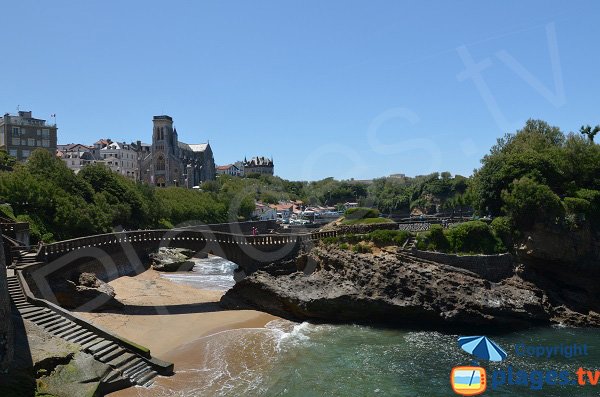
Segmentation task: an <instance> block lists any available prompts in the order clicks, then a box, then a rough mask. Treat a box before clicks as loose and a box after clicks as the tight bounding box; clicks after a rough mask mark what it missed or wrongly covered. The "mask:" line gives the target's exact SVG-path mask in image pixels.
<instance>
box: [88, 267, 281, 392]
mask: <svg viewBox="0 0 600 397" xmlns="http://www.w3.org/2000/svg"><path fill="white" fill-rule="evenodd" d="M110 285H111V286H112V287H113V288H114V289H115V292H116V298H117V299H118V300H119V301H120V302H121V303H123V304H124V305H125V306H124V308H123V310H119V313H87V312H80V313H77V314H78V315H79V316H81V317H83V318H85V319H87V320H89V321H91V322H93V323H94V324H96V325H98V326H100V327H102V328H105V329H107V330H110V331H112V332H115V333H117V334H119V335H121V336H123V337H125V338H127V339H129V340H131V341H133V342H135V343H138V344H141V345H143V346H146V347H147V348H149V349H150V351H151V352H152V355H153V356H154V357H157V358H160V359H164V360H168V361H171V362H174V363H175V371H177V370H178V369H182V368H186V367H189V364H190V363H189V358H190V354H191V351H193V350H195V351H197V350H198V348H199V347H200V346H199V345H204V344H206V340H207V339H210V337H209V338H207V337H208V336H209V335H213V334H217V335H216V338H219V335H222V334H224V333H226V332H223V331H228V330H235V329H240V328H251V329H260V328H263V327H264V326H265V324H267V323H268V322H270V321H272V320H275V319H277V317H274V316H272V315H269V314H266V313H263V312H259V311H254V310H226V311H225V310H222V309H221V308H220V306H219V304H218V302H219V299H220V298H221V296H222V295H223V292H222V291H212V290H201V289H197V288H194V287H191V286H188V285H183V284H179V283H175V282H172V281H170V280H168V279H166V278H163V277H161V276H160V273H158V272H156V271H154V270H152V269H150V270H147V271H145V272H144V273H142V274H139V275H137V276H135V277H121V278H119V279H116V280H113V281H112V282H110ZM179 376H181V375H180V374H176V375H174V376H173V377H171V378H169V383H173V382H175V383H176V382H177V380H178V377H179ZM135 390H136V389H131V390H129V391H127V390H125V391H122V392H118V393H114V395H115V396H127V395H138V393H137V392H138V391H140V390H139V389H137V391H135Z"/></svg>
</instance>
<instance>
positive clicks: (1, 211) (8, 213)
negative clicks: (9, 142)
mask: <svg viewBox="0 0 600 397" xmlns="http://www.w3.org/2000/svg"><path fill="white" fill-rule="evenodd" d="M1 152H2V151H1V150H0V153H1ZM0 216H3V217H4V218H7V219H12V220H14V219H16V218H15V213H14V212H13V210H12V207H11V206H10V205H9V204H0Z"/></svg>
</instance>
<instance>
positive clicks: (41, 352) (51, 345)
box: [0, 315, 111, 397]
mask: <svg viewBox="0 0 600 397" xmlns="http://www.w3.org/2000/svg"><path fill="white" fill-rule="evenodd" d="M13 321H14V323H15V327H16V331H17V332H16V337H15V355H14V360H13V362H12V363H11V369H10V372H9V373H7V374H3V373H1V372H0V395H1V396H34V395H39V396H42V395H43V396H46V395H48V396H65V397H75V396H77V397H78V396H93V395H100V393H99V392H98V388H99V387H100V386H101V383H102V382H101V379H103V378H104V377H105V376H106V374H108V373H109V372H110V369H111V368H110V367H109V366H108V365H107V364H103V363H101V362H99V361H97V360H95V359H94V357H93V356H91V355H89V354H86V353H83V352H82V351H80V347H79V346H78V345H77V344H73V343H69V342H66V341H65V340H64V339H62V338H58V337H55V336H53V335H51V334H49V333H48V332H46V331H44V330H43V328H41V327H39V326H37V325H35V324H33V323H32V322H30V321H28V320H23V319H22V318H21V317H20V316H16V315H14V316H13Z"/></svg>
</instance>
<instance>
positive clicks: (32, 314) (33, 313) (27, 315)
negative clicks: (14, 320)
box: [23, 307, 51, 320]
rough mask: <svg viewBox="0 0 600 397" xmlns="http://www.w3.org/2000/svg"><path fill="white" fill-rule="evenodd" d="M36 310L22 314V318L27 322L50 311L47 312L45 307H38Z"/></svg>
mask: <svg viewBox="0 0 600 397" xmlns="http://www.w3.org/2000/svg"><path fill="white" fill-rule="evenodd" d="M38 309H39V310H36V311H30V312H28V313H25V314H23V318H26V319H27V320H29V319H30V318H33V317H35V316H38V315H40V314H44V313H50V312H51V310H48V309H46V308H45V307H38Z"/></svg>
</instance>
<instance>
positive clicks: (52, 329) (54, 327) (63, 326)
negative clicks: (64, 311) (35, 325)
mask: <svg viewBox="0 0 600 397" xmlns="http://www.w3.org/2000/svg"><path fill="white" fill-rule="evenodd" d="M72 324H73V323H72V322H71V321H69V320H67V319H66V318H63V319H62V321H61V322H60V323H57V324H53V325H51V326H49V327H48V328H46V331H48V332H52V333H57V332H60V331H64V330H66V329H67V327H69V326H71V325H72Z"/></svg>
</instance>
